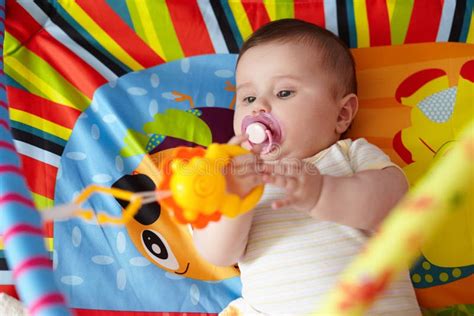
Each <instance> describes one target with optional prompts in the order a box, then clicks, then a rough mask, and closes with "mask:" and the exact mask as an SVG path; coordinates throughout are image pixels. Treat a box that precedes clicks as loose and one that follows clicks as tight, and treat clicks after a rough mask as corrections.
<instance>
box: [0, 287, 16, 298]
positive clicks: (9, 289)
mask: <svg viewBox="0 0 474 316" xmlns="http://www.w3.org/2000/svg"><path fill="white" fill-rule="evenodd" d="M0 293H5V294H7V295H10V296H11V297H13V298H16V299H18V293H17V292H16V289H15V286H14V285H13V284H11V285H10V284H0Z"/></svg>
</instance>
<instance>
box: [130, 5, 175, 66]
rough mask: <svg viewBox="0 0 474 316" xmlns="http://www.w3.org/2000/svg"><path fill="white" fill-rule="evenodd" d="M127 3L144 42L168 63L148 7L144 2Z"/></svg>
mask: <svg viewBox="0 0 474 316" xmlns="http://www.w3.org/2000/svg"><path fill="white" fill-rule="evenodd" d="M126 2H127V7H128V11H129V13H130V17H131V19H132V22H133V27H134V28H135V31H136V32H137V33H138V35H139V36H140V37H141V38H142V40H143V41H144V42H145V43H147V44H148V46H150V47H151V49H153V50H154V51H155V53H157V54H158V55H159V56H160V57H161V58H163V59H164V60H165V61H168V60H167V59H166V56H165V53H164V51H163V47H162V46H161V44H160V41H159V38H158V34H156V31H155V27H154V26H153V22H152V19H151V16H150V12H149V11H148V7H147V6H146V5H143V3H142V2H140V3H138V1H135V0H127V1H126Z"/></svg>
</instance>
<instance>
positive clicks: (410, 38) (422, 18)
mask: <svg viewBox="0 0 474 316" xmlns="http://www.w3.org/2000/svg"><path fill="white" fill-rule="evenodd" d="M442 11H443V1H433V0H415V1H414V3H413V10H412V13H411V19H410V24H409V25H408V30H407V35H406V37H405V43H419V42H434V41H436V36H437V34H438V28H439V24H440V20H441V13H442Z"/></svg>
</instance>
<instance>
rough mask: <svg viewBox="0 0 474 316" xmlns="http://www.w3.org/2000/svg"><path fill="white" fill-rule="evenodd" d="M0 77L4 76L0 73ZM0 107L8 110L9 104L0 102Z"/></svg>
mask: <svg viewBox="0 0 474 316" xmlns="http://www.w3.org/2000/svg"><path fill="white" fill-rule="evenodd" d="M0 75H3V74H2V73H0ZM0 106H1V107H2V108H5V109H7V110H8V104H7V103H6V102H5V101H3V100H0Z"/></svg>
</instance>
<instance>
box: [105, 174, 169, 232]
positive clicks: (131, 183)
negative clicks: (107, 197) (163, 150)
mask: <svg viewBox="0 0 474 316" xmlns="http://www.w3.org/2000/svg"><path fill="white" fill-rule="evenodd" d="M112 187H113V188H119V189H122V190H127V191H131V192H144V191H153V190H155V188H156V186H155V184H154V183H153V180H151V179H150V177H148V176H147V175H145V174H135V175H125V176H123V177H121V178H120V179H118V180H117V181H116V182H115V183H114V184H112ZM116 200H117V202H119V204H120V205H121V206H122V207H123V208H124V209H125V208H126V207H127V206H128V203H129V202H128V201H125V200H121V199H116ZM160 215H161V206H160V204H159V203H158V202H152V203H147V204H144V205H142V206H141V207H140V209H139V210H138V212H137V214H135V215H134V216H133V217H134V218H135V220H136V221H137V222H139V223H140V224H142V225H151V224H153V223H154V222H156V221H157V220H158V218H159V217H160Z"/></svg>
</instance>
